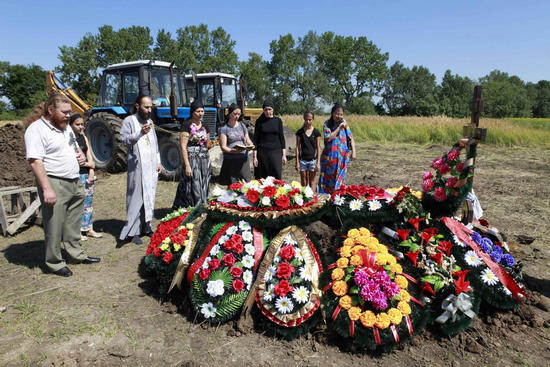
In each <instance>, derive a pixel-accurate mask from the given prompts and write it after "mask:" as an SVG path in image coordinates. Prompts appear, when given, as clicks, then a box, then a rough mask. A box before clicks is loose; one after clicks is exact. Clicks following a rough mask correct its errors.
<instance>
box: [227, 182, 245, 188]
mask: <svg viewBox="0 0 550 367" xmlns="http://www.w3.org/2000/svg"><path fill="white" fill-rule="evenodd" d="M241 187H243V184H242V183H240V182H234V183H232V184H231V185H229V190H239V189H240V188H241Z"/></svg>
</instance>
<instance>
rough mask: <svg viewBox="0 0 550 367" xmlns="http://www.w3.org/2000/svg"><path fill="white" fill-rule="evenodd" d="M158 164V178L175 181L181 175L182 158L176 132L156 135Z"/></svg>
mask: <svg viewBox="0 0 550 367" xmlns="http://www.w3.org/2000/svg"><path fill="white" fill-rule="evenodd" d="M158 141H159V154H160V165H161V166H162V170H161V171H160V175H159V176H160V179H162V180H165V181H177V180H179V178H180V176H181V170H182V165H183V158H182V156H181V149H180V140H179V136H178V134H164V133H163V134H162V135H160V134H159V135H158Z"/></svg>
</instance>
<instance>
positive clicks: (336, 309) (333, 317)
mask: <svg viewBox="0 0 550 367" xmlns="http://www.w3.org/2000/svg"><path fill="white" fill-rule="evenodd" d="M340 310H341V308H340V305H338V306H336V308H335V309H334V312H333V313H332V321H335V320H336V318H337V317H338V315H339V314H340Z"/></svg>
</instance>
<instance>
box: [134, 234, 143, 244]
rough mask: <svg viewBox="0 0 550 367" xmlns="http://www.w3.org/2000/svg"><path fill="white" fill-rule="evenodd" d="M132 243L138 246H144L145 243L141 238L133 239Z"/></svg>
mask: <svg viewBox="0 0 550 367" xmlns="http://www.w3.org/2000/svg"><path fill="white" fill-rule="evenodd" d="M132 242H133V243H135V244H136V245H141V244H143V241H142V240H141V238H139V236H134V237H132Z"/></svg>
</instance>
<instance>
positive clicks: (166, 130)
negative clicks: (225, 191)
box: [86, 60, 216, 180]
mask: <svg viewBox="0 0 550 367" xmlns="http://www.w3.org/2000/svg"><path fill="white" fill-rule="evenodd" d="M140 94H146V95H149V96H151V99H152V100H153V112H152V114H151V119H152V120H153V122H154V124H155V129H156V133H157V137H158V144H159V152H160V160H161V165H162V171H161V174H160V178H161V179H164V180H175V179H177V178H178V177H179V175H180V174H181V169H182V157H181V151H180V144H179V134H178V133H179V130H180V124H181V122H182V121H183V120H185V119H187V118H189V104H190V102H191V101H192V100H190V98H189V97H188V89H186V88H185V76H184V74H182V73H180V71H179V70H178V69H177V68H176V67H174V64H173V63H172V64H170V63H168V62H164V61H156V60H140V61H131V62H124V63H120V64H114V65H110V66H108V67H107V68H105V70H104V71H103V76H102V79H101V91H100V94H99V98H98V105H97V106H95V107H94V108H92V109H91V110H90V111H89V116H88V122H87V126H86V136H87V137H88V141H89V142H90V148H91V151H92V154H93V157H94V160H95V162H96V167H97V168H99V169H102V170H105V171H107V172H112V173H115V172H122V171H125V170H126V167H127V162H126V153H127V148H126V146H125V145H124V144H122V142H121V140H120V128H121V126H122V120H123V119H124V118H125V117H126V116H128V115H129V114H130V109H131V107H132V106H133V104H134V103H135V101H136V98H137V96H138V95H140ZM215 114H216V109H215V108H208V107H206V108H205V117H204V123H205V125H207V126H208V128H209V130H210V131H212V132H215V131H216V119H210V118H208V116H210V115H214V116H215ZM211 125H212V126H211Z"/></svg>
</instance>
